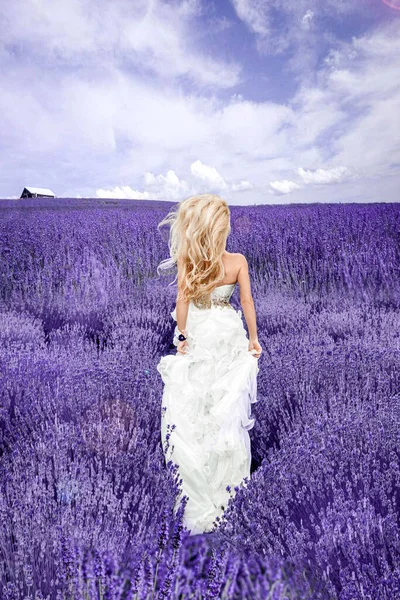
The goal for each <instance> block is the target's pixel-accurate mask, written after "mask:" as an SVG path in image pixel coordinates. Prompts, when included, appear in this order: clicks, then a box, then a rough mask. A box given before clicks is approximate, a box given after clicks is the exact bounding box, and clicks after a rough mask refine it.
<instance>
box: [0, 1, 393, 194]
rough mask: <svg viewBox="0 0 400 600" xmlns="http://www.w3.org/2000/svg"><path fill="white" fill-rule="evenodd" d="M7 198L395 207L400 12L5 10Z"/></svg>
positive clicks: (1, 178)
mask: <svg viewBox="0 0 400 600" xmlns="http://www.w3.org/2000/svg"><path fill="white" fill-rule="evenodd" d="M0 27H1V32H2V33H1V37H0V85H1V94H0V115H1V116H0V164H1V169H0V197H1V198H19V197H20V195H21V193H22V190H23V188H24V187H27V186H35V187H44V188H49V189H51V190H52V191H53V192H54V194H55V195H56V196H57V197H64V198H67V197H77V198H96V197H99V198H135V199H159V200H169V201H174V202H176V201H179V200H181V199H184V198H187V197H188V196H192V195H195V194H200V193H206V192H210V193H215V194H218V195H220V196H221V197H223V198H225V199H226V200H227V201H228V203H229V204H231V205H249V204H302V203H308V202H312V203H314V202H319V203H327V202H343V203H344V202H396V201H398V200H399V199H400V193H399V191H398V190H400V0H169V1H161V0H112V2H110V1H107V0H95V1H94V0H13V1H12V2H2V3H1V6H0Z"/></svg>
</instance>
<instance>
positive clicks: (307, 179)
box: [269, 166, 358, 194]
mask: <svg viewBox="0 0 400 600" xmlns="http://www.w3.org/2000/svg"><path fill="white" fill-rule="evenodd" d="M296 173H297V174H298V175H299V176H300V180H298V181H291V180H288V179H283V180H281V181H270V182H269V185H270V187H271V188H272V193H274V192H277V193H279V194H290V193H291V192H293V191H295V190H299V189H301V188H302V187H304V186H306V185H318V186H322V185H331V184H333V183H340V182H342V181H345V180H346V179H351V178H354V177H357V176H358V174H357V173H356V172H355V171H354V170H352V169H349V168H348V167H343V166H338V167H332V168H331V169H315V170H311V169H303V168H302V167H299V168H298V169H297V170H296Z"/></svg>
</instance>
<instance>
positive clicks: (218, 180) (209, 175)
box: [190, 160, 228, 190]
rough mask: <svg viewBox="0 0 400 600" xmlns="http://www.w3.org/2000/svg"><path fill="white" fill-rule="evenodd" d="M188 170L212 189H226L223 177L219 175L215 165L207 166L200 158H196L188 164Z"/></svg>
mask: <svg viewBox="0 0 400 600" xmlns="http://www.w3.org/2000/svg"><path fill="white" fill-rule="evenodd" d="M190 172H191V173H192V175H194V176H195V177H197V178H198V179H201V180H202V181H204V182H205V183H206V184H207V185H208V186H211V188H213V189H217V190H226V189H227V187H228V184H227V183H226V181H225V179H224V178H223V177H221V175H220V174H219V173H218V171H217V169H216V168H215V167H209V166H208V165H205V164H203V163H202V162H201V161H200V160H196V161H195V162H193V163H192V164H191V165H190Z"/></svg>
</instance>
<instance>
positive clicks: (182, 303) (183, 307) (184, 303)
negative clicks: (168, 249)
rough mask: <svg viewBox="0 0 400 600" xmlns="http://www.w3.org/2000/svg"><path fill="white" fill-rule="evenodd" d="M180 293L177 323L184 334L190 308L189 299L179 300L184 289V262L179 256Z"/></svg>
mask: <svg viewBox="0 0 400 600" xmlns="http://www.w3.org/2000/svg"><path fill="white" fill-rule="evenodd" d="M177 264H178V293H177V296H176V324H177V327H178V329H179V331H182V333H183V334H184V335H186V334H185V330H186V320H187V316H188V310H189V301H188V300H178V298H179V296H180V292H181V291H182V287H183V279H182V278H183V273H182V268H181V265H182V262H181V259H180V258H178V263H177Z"/></svg>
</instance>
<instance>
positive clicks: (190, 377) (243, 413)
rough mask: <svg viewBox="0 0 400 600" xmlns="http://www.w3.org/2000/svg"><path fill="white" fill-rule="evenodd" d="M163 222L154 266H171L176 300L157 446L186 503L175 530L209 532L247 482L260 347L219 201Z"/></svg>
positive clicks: (198, 201)
mask: <svg viewBox="0 0 400 600" xmlns="http://www.w3.org/2000/svg"><path fill="white" fill-rule="evenodd" d="M164 224H170V225H171V229H170V235H169V249H170V255H171V258H170V259H167V260H165V261H162V262H161V263H160V265H159V268H164V267H168V266H171V265H172V266H173V265H175V264H177V267H178V293H177V299H176V307H175V309H174V310H173V312H172V313H171V316H172V317H173V319H174V320H175V321H176V326H175V330H174V345H175V346H176V347H177V353H176V354H173V355H171V354H169V355H166V356H163V357H162V358H161V360H160V361H159V363H158V365H157V370H158V372H159V373H160V375H161V377H162V380H163V383H164V390H163V398H162V418H161V440H162V444H163V449H164V452H165V457H166V460H169V459H171V460H172V461H173V462H174V463H176V464H178V466H179V473H180V478H181V479H182V490H183V493H184V494H185V495H186V496H187V497H188V502H187V505H186V507H185V517H184V520H185V525H186V527H187V528H188V529H189V530H190V531H191V533H192V534H196V533H202V532H205V531H211V530H212V529H213V528H214V527H213V526H214V525H215V526H216V525H217V524H218V523H217V522H216V521H215V519H216V517H219V516H220V515H221V514H222V513H223V511H224V510H225V507H226V505H227V502H228V500H229V497H231V496H233V495H234V487H235V486H238V485H239V484H240V483H241V482H242V481H243V479H244V478H245V477H247V478H250V464H251V451H250V437H249V433H248V431H249V429H251V428H252V427H253V425H254V418H253V417H251V404H252V403H254V402H256V401H257V374H258V371H259V367H258V361H257V359H258V358H259V357H260V354H261V352H262V349H261V346H260V344H259V342H258V339H257V328H256V315H255V309H254V302H253V298H252V295H251V288H250V280H249V273H248V265H247V261H246V258H245V257H244V256H243V255H242V254H232V253H229V252H227V251H226V249H225V246H226V241H227V238H228V235H229V233H230V211H229V207H228V204H227V202H226V201H225V200H223V199H222V198H220V197H219V196H216V195H214V194H202V195H199V196H192V197H190V198H187V199H186V200H184V201H182V202H180V203H179V205H178V210H177V211H176V212H174V211H172V212H171V213H169V214H168V215H167V217H166V218H165V219H164V220H163V221H161V223H159V226H158V227H160V226H161V225H164ZM236 284H239V287H240V302H241V306H242V309H243V313H244V316H245V319H246V323H247V327H248V331H249V339H248V338H247V335H246V331H245V329H244V326H243V322H242V318H241V315H242V311H241V310H239V311H236V310H235V309H234V308H233V306H232V305H231V304H230V302H229V301H230V298H231V296H232V294H233V291H234V289H235V286H236ZM173 425H175V427H173ZM171 428H172V431H171ZM168 433H170V436H169V447H168V448H167V449H166V445H167V444H166V440H167V434H168ZM243 484H244V485H245V482H244V483H243ZM227 486H228V489H227ZM177 506H178V502H177V505H176V507H177Z"/></svg>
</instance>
